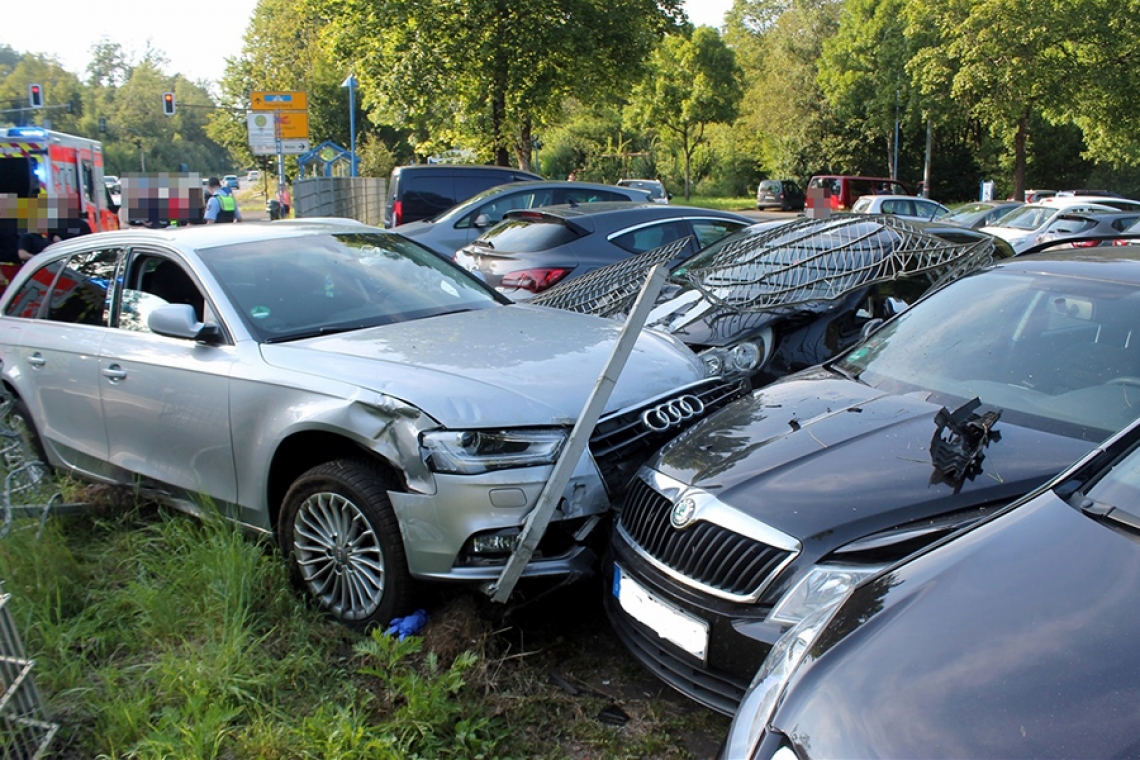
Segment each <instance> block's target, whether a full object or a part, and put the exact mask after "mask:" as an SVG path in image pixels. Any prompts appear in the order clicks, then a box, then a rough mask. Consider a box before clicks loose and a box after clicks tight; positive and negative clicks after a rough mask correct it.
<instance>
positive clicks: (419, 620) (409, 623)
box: [385, 610, 428, 641]
mask: <svg viewBox="0 0 1140 760" xmlns="http://www.w3.org/2000/svg"><path fill="white" fill-rule="evenodd" d="M427 621H428V614H427V611H426V610H416V611H415V612H413V613H412V614H411V615H408V616H406V617H398V618H392V622H391V624H389V626H388V630H387V631H385V633H386V634H387V635H389V636H392V635H398V636H399V637H400V641H403V640H404V639H406V638H408V637H409V636H415V635H416V634H417V633H419V632H420V631H422V630H423V628H424V626H425V625H427Z"/></svg>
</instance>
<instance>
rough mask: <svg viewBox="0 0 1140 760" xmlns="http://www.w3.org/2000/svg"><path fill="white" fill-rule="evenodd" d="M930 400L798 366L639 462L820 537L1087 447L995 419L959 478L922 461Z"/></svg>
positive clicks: (937, 509)
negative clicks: (972, 468)
mask: <svg viewBox="0 0 1140 760" xmlns="http://www.w3.org/2000/svg"><path fill="white" fill-rule="evenodd" d="M983 401H984V399H983ZM941 408H942V407H941V405H940V404H937V403H932V402H930V401H929V400H927V398H926V394H907V395H896V394H887V393H883V392H881V391H878V390H876V389H874V388H871V387H868V386H866V385H863V384H860V383H858V382H855V381H852V380H846V379H843V378H840V377H837V376H836V375H833V374H831V373H830V372H828V371H826V370H823V369H818V370H809V371H806V372H804V373H800V374H798V375H793V376H791V377H789V378H787V379H785V380H783V381H778V382H776V383H774V384H772V385H770V386H767V387H766V388H764V389H762V390H759V391H756V392H755V393H753V395H752V396H750V397H748V398H745V399H742V400H740V401H737V402H735V403H733V404H730V405H729V406H728V407H726V408H725V409H723V410H721V411H720V412H718V413H716V414H714V415H712V416H710V417H708V418H706V419H705V420H702V421H701V422H700V423H698V424H697V425H694V426H693V427H692V428H690V429H689V430H688V431H686V432H685V433H683V434H682V435H681V436H680V437H679V438H677V439H675V440H674V441H673V442H672V443H671V444H669V445H668V446H666V447H665V448H664V449H662V451H661V453H660V454H659V458H658V460H657V461H656V462H655V463H651V466H654V467H655V468H656V469H658V470H659V471H661V472H663V473H665V474H666V475H669V476H671V477H673V478H676V479H677V480H680V481H682V482H685V483H689V484H692V485H697V486H699V487H701V488H703V489H705V490H707V491H709V492H710V493H712V494H713V495H714V496H716V497H717V498H718V499H720V500H721V501H723V502H725V503H726V504H728V505H730V506H732V507H734V508H736V509H739V510H741V511H742V512H745V513H747V514H749V515H751V516H752V517H754V518H756V519H757V520H760V521H762V522H764V523H766V524H768V525H771V526H773V527H775V528H777V529H779V530H782V531H784V532H785V533H788V534H790V535H792V536H795V537H797V538H800V539H801V540H808V539H819V540H823V541H824V542H825V543H826V542H829V541H842V540H849V539H852V538H856V537H858V536H861V535H865V534H869V533H871V532H874V531H877V530H882V529H885V528H888V527H891V526H894V525H900V524H903V523H906V522H909V521H911V520H914V519H919V518H922V517H926V516H932V515H937V514H943V513H946V512H952V511H956V510H959V509H966V508H969V507H972V506H979V505H985V504H990V503H995V502H996V503H1001V502H1005V501H1008V500H1012V499H1013V498H1015V497H1017V496H1020V495H1022V494H1024V493H1026V492H1028V491H1030V490H1031V489H1032V488H1034V487H1036V486H1037V485H1039V484H1040V483H1042V482H1044V481H1045V480H1046V479H1048V478H1049V477H1051V476H1053V475H1055V474H1056V473H1057V472H1059V471H1060V470H1062V469H1063V468H1064V467H1065V466H1067V465H1069V464H1071V463H1072V462H1074V461H1076V460H1077V459H1078V458H1080V457H1081V456H1083V455H1084V454H1085V453H1086V452H1088V451H1089V450H1091V449H1092V447H1093V445H1094V443H1093V442H1089V441H1081V440H1077V439H1073V438H1066V437H1062V436H1059V435H1055V434H1051V433H1045V432H1041V431H1038V430H1033V429H1030V428H1026V427H1021V426H1018V425H1015V424H1011V423H1010V422H1008V421H1006V420H1004V419H1002V420H999V421H998V423H997V425H996V426H995V427H994V430H995V431H997V432H998V433H1000V440H995V441H991V442H990V444H989V445H988V447H986V448H985V449H984V458H983V459H982V461H981V469H980V471H979V472H978V473H977V474H976V475H975V476H974V477H973V478H970V479H966V480H964V481H963V482H961V483H960V484H959V483H955V482H952V481H950V480H949V479H948V478H946V477H945V476H944V475H943V474H942V473H940V472H939V471H937V470H936V469H935V467H934V465H933V464H932V461H931V456H930V442H931V439H932V437H933V436H934V433H935V430H936V427H935V423H934V418H935V415H936V414H937V413H938V411H939V410H940V409H941ZM842 537H846V539H844V538H842ZM832 548H834V547H832ZM822 550H823V551H826V549H822Z"/></svg>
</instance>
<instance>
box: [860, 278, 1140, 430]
mask: <svg viewBox="0 0 1140 760" xmlns="http://www.w3.org/2000/svg"><path fill="white" fill-rule="evenodd" d="M922 307H923V308H915V309H910V310H907V311H905V312H903V313H902V314H901V315H899V316H898V317H897V318H895V319H894V320H892V321H890V322H888V323H887V324H886V325H885V326H884V327H883V328H882V329H880V330H879V331H878V332H876V333H875V334H874V335H873V336H872V337H871V339H870V340H869V341H868V342H867V343H865V344H864V345H863V346H861V347H859V348H857V349H855V350H854V351H853V352H851V353H850V354H849V355H848V356H847V357H845V358H844V359H842V360H841V361H840V362H839V366H840V367H841V368H842V370H843V371H844V372H846V373H850V374H852V375H853V376H857V377H859V379H860V380H862V381H863V382H866V383H867V384H868V385H871V386H872V387H875V388H879V389H882V390H886V391H889V392H900V393H908V392H913V391H916V390H921V391H923V392H926V393H929V394H931V399H932V401H936V402H937V403H941V404H943V405H945V406H946V407H947V408H949V409H954V408H958V407H960V406H961V405H962V404H964V403H966V402H967V401H969V400H971V399H973V398H975V397H976V398H978V399H980V400H981V402H982V403H983V404H986V405H989V406H993V407H997V408H999V409H1001V410H1002V415H1003V417H1002V418H1003V419H1006V420H1009V421H1011V422H1015V423H1016V424H1022V425H1025V426H1028V427H1031V428H1035V429H1038V430H1046V431H1049V432H1054V433H1059V434H1061V435H1068V436H1072V437H1078V438H1082V439H1084V440H1090V441H1099V440H1101V439H1103V438H1104V437H1105V436H1106V435H1108V434H1109V433H1110V432H1112V431H1114V430H1117V429H1119V428H1120V427H1122V426H1123V425H1125V424H1127V423H1128V422H1130V421H1131V420H1132V419H1134V418H1135V416H1136V410H1135V400H1134V398H1132V397H1134V396H1135V389H1134V388H1132V387H1128V386H1127V385H1126V383H1125V382H1124V381H1123V380H1122V378H1132V377H1137V376H1140V341H1138V340H1136V338H1135V336H1134V335H1133V329H1132V328H1133V325H1134V324H1135V318H1134V315H1135V314H1136V313H1137V309H1140V293H1138V292H1137V291H1136V288H1135V286H1133V285H1131V284H1126V283H1117V282H1104V281H1098V280H1091V279H1081V278H1077V277H1061V276H1056V275H1041V274H1034V273H1030V272H1018V271H1001V272H989V273H987V274H986V276H984V277H965V278H963V279H961V280H958V281H957V282H954V283H952V284H951V285H949V286H947V287H945V288H943V289H941V290H939V291H936V292H935V293H933V294H932V295H931V296H929V297H928V298H927V299H926V300H924V301H923V303H922ZM946 346H954V348H955V350H954V351H947V350H946ZM1057 357H1065V360H1064V361H1058V360H1057Z"/></svg>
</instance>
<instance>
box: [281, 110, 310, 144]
mask: <svg viewBox="0 0 1140 760" xmlns="http://www.w3.org/2000/svg"><path fill="white" fill-rule="evenodd" d="M280 119H281V122H280V123H281V137H282V138H283V139H285V140H293V139H299V138H303V137H308V136H309V113H308V112H307V111H294V112H290V111H282V112H281V116H280Z"/></svg>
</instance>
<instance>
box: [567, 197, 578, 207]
mask: <svg viewBox="0 0 1140 760" xmlns="http://www.w3.org/2000/svg"><path fill="white" fill-rule="evenodd" d="M567 205H568V206H570V208H578V201H576V200H574V199H573V198H571V199H570V200H569V202H568V203H567Z"/></svg>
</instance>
